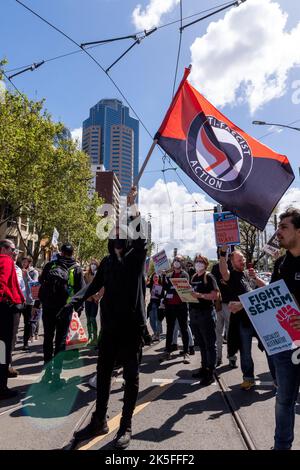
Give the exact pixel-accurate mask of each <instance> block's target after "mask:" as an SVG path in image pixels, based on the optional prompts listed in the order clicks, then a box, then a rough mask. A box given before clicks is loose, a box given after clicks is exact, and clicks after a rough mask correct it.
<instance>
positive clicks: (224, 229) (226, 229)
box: [214, 212, 240, 246]
mask: <svg viewBox="0 0 300 470" xmlns="http://www.w3.org/2000/svg"><path fill="white" fill-rule="evenodd" d="M214 225H215V237H216V245H217V246H222V245H239V244H240V230H239V222H238V218H237V217H236V216H235V215H234V214H232V213H231V212H216V213H215V214H214Z"/></svg>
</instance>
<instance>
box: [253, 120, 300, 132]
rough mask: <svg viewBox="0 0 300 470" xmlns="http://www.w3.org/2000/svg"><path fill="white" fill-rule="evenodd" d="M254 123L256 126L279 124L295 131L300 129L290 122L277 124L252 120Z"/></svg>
mask: <svg viewBox="0 0 300 470" xmlns="http://www.w3.org/2000/svg"><path fill="white" fill-rule="evenodd" d="M252 124H254V125H255V126H278V127H285V128H287V129H293V130H294V131H300V127H293V126H289V125H288V124H275V123H274V122H265V121H252Z"/></svg>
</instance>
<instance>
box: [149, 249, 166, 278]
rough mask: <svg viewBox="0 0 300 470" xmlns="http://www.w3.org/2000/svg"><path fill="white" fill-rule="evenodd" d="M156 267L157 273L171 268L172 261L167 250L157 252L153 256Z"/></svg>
mask: <svg viewBox="0 0 300 470" xmlns="http://www.w3.org/2000/svg"><path fill="white" fill-rule="evenodd" d="M152 259H153V263H154V269H155V272H156V273H157V274H160V273H161V272H162V271H168V269H170V263H169V260H168V257H167V254H166V252H165V250H162V251H160V252H159V253H156V255H153V256H152Z"/></svg>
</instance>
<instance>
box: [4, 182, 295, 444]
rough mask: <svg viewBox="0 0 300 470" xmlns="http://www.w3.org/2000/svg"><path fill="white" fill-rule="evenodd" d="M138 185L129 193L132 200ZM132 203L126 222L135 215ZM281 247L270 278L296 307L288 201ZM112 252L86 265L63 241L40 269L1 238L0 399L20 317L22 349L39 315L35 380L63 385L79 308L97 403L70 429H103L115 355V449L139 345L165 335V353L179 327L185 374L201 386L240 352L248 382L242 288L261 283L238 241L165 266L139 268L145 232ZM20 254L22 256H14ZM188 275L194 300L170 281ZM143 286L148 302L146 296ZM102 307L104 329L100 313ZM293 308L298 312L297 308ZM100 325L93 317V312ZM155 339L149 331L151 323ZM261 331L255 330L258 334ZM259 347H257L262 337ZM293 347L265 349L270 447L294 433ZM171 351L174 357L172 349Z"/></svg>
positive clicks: (80, 435)
mask: <svg viewBox="0 0 300 470" xmlns="http://www.w3.org/2000/svg"><path fill="white" fill-rule="evenodd" d="M135 197H136V191H134V190H133V191H132V192H131V193H130V195H129V196H128V201H129V203H130V205H133V204H134V200H135ZM139 217H140V214H139V212H138V210H137V209H136V211H133V215H132V216H131V218H132V220H134V219H138V218H139ZM277 237H278V239H279V242H280V245H281V247H282V249H285V250H286V251H285V253H284V254H283V255H282V256H281V257H280V258H279V259H278V260H277V261H276V262H275V267H274V272H273V275H272V279H271V282H274V281H276V280H279V279H284V280H285V282H286V284H287V286H288V288H289V289H290V291H291V293H292V294H293V295H294V297H295V299H296V301H297V302H298V305H300V211H299V210H298V209H289V210H288V211H286V212H285V213H283V214H282V215H281V216H280V224H279V227H278V230H277ZM108 251H109V254H108V256H106V257H105V258H104V259H102V260H101V262H98V261H97V260H91V262H90V263H89V265H88V266H87V267H86V269H85V271H84V270H83V269H82V268H81V266H80V265H79V263H77V262H76V260H75V258H74V250H73V247H72V245H71V244H69V243H65V244H64V245H62V247H61V249H60V254H59V255H58V256H57V257H56V259H54V260H52V261H50V262H48V263H47V264H46V265H45V266H44V268H43V269H42V271H41V272H38V271H37V269H35V268H34V267H33V266H32V259H31V258H30V257H29V256H26V257H23V258H22V257H21V258H20V257H19V258H18V255H19V251H18V250H17V248H16V247H15V245H14V243H13V242H12V241H11V240H1V241H0V309H1V312H0V340H1V342H2V343H3V344H4V345H5V358H4V360H1V361H0V400H1V401H2V400H6V399H8V398H11V397H13V396H15V395H16V394H17V391H16V390H14V389H13V388H12V389H10V388H8V387H7V381H8V378H13V377H16V376H17V375H18V371H17V370H16V369H15V368H14V367H13V354H12V352H13V350H14V348H15V344H16V337H17V333H18V329H19V323H20V317H21V316H23V323H24V331H23V338H22V339H23V350H24V351H28V349H29V347H30V346H29V344H30V342H33V341H34V340H36V339H37V338H38V335H39V332H40V331H39V323H40V320H41V319H42V322H43V335H44V336H43V355H44V364H45V369H44V375H43V378H42V380H43V381H44V382H45V383H49V385H50V386H51V387H52V388H53V387H54V388H57V387H63V386H64V380H63V379H62V378H61V377H60V375H61V372H62V363H63V357H64V355H63V354H62V353H63V352H64V351H65V348H66V338H67V334H68V329H69V325H70V321H71V318H72V313H73V311H74V310H75V311H76V312H77V313H78V314H79V315H80V314H81V312H82V311H83V308H84V311H85V315H86V320H87V333H88V339H89V345H90V347H97V349H98V351H99V359H98V365H97V380H96V383H97V399H96V409H95V412H94V413H93V415H92V418H91V421H90V423H89V424H88V425H87V426H86V427H85V428H83V429H81V430H80V431H78V432H77V433H76V435H75V438H76V439H77V440H85V439H89V438H91V437H93V436H96V435H100V434H106V433H108V424H107V418H106V416H107V408H108V401H109V395H110V386H111V377H112V372H113V369H114V367H115V364H116V362H117V363H120V364H121V365H122V367H123V377H124V381H125V382H124V384H125V386H124V404H123V411H122V418H121V423H120V428H119V431H118V433H117V436H116V438H115V447H117V448H121V449H123V448H126V447H127V446H128V445H129V442H130V438H131V433H132V416H133V412H134V409H135V405H136V401H137V396H138V390H139V364H140V361H141V355H142V347H143V345H145V344H150V342H151V341H153V342H159V341H162V340H164V338H165V351H164V353H163V354H162V355H161V356H160V357H159V360H160V362H167V361H171V360H172V359H173V358H174V357H175V351H176V350H177V349H178V344H177V340H178V333H179V332H180V335H181V339H182V345H183V349H182V351H181V354H182V361H183V363H184V364H186V365H187V366H188V365H189V364H190V362H191V358H190V356H191V355H194V354H195V352H196V354H198V351H199V369H198V370H197V371H194V372H193V373H192V371H191V374H192V377H193V378H195V379H197V380H199V381H200V386H209V385H210V384H212V383H213V382H214V376H215V374H216V373H218V368H219V367H220V365H221V364H222V363H224V362H225V361H228V366H229V367H230V368H237V367H238V365H237V354H238V352H239V354H240V367H241V372H242V381H241V385H240V387H241V389H242V390H244V391H245V392H249V391H251V390H252V389H253V388H254V387H255V374H254V361H253V358H252V354H251V348H252V339H253V337H257V338H258V336H257V333H256V331H255V329H254V328H253V326H252V323H251V322H250V320H249V317H248V315H247V313H246V312H245V310H244V309H243V306H242V304H241V303H240V300H239V296H240V295H242V294H244V293H246V292H250V291H251V290H254V289H255V288H257V287H262V286H264V285H265V281H264V280H262V279H260V278H259V277H258V275H257V273H256V271H255V270H254V269H253V268H249V269H247V268H246V260H245V257H244V255H243V254H242V252H241V251H239V250H238V249H234V250H233V251H231V250H230V249H229V247H227V246H222V247H220V248H219V249H218V262H217V263H216V264H214V265H213V266H210V263H209V260H208V259H207V257H206V256H204V255H203V254H200V253H198V254H196V256H195V258H194V261H193V262H191V260H190V259H186V258H184V257H183V256H181V255H177V256H175V258H174V259H173V261H172V265H171V269H170V270H169V271H168V272H162V273H156V272H153V273H152V274H151V275H149V274H147V273H145V259H146V254H147V244H146V240H145V239H144V238H143V237H140V238H137V239H132V240H130V239H127V240H124V239H121V238H119V236H118V235H116V236H115V237H114V239H110V240H109V242H108ZM17 259H19V263H17ZM174 278H185V279H187V280H188V281H189V283H190V285H191V286H192V288H193V293H192V295H193V297H194V299H196V302H193V303H187V302H183V301H182V300H181V298H180V296H179V295H178V293H177V291H176V289H175V288H174V286H173V284H172V282H171V279H174ZM37 281H38V282H39V283H40V290H39V299H38V300H34V299H33V298H32V293H31V288H30V286H31V283H34V282H37ZM146 290H148V299H149V301H148V305H147V308H146V305H145V294H146ZM99 312H100V316H101V321H100V324H101V330H100V332H99V331H98V326H97V315H98V313H99ZM298 313H299V312H298ZM299 318H300V313H299V315H298V316H297V315H293V316H291V318H290V324H291V327H292V328H294V329H295V331H298V332H299V331H300V320H299ZM98 323H99V320H98ZM148 328H149V329H150V331H151V332H152V337H151V338H150V336H149V332H148V331H149V330H148ZM258 339H259V338H258ZM259 347H260V348H261V349H262V350H263V346H262V344H261V343H260V341H259ZM291 354H292V351H286V352H281V353H278V354H275V355H273V356H268V355H266V356H267V362H268V366H269V369H270V373H271V376H272V379H273V384H274V390H275V391H276V410H275V415H276V430H275V444H274V449H290V448H291V446H292V442H293V436H294V419H295V404H296V399H297V396H298V391H299V385H300V365H296V364H294V363H293V362H292V360H291ZM176 357H178V355H176Z"/></svg>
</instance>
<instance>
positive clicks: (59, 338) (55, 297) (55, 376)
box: [39, 243, 85, 388]
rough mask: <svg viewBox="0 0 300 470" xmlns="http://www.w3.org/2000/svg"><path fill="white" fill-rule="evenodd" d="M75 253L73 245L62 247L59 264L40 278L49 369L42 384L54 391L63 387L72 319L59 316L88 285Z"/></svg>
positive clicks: (48, 267)
mask: <svg viewBox="0 0 300 470" xmlns="http://www.w3.org/2000/svg"><path fill="white" fill-rule="evenodd" d="M73 251H74V250H73V246H72V245H71V244H69V243H65V244H64V245H62V247H61V254H60V255H58V256H57V259H56V260H54V261H50V262H49V263H47V264H46V266H45V267H44V269H43V271H42V274H41V276H40V284H41V287H40V290H39V299H40V301H41V302H42V305H43V317H42V318H43V326H44V344H43V352H44V363H45V365H46V369H45V375H44V377H43V381H44V382H50V381H51V382H52V386H53V388H56V387H58V386H61V385H63V383H64V381H63V380H62V379H60V374H61V371H62V364H63V352H64V351H65V348H66V338H67V334H68V329H69V325H70V321H71V318H72V312H69V314H68V315H65V316H64V317H59V316H58V313H59V312H60V310H61V309H62V307H63V306H64V305H65V304H66V303H67V302H68V301H69V300H70V299H71V297H72V295H74V294H75V293H76V292H78V291H79V290H81V289H82V288H83V287H84V285H85V284H84V279H83V273H82V269H81V267H80V266H79V264H78V263H77V262H76V261H75V259H74V258H73ZM54 335H55V349H54V359H53V339H54ZM52 359H53V361H52Z"/></svg>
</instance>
